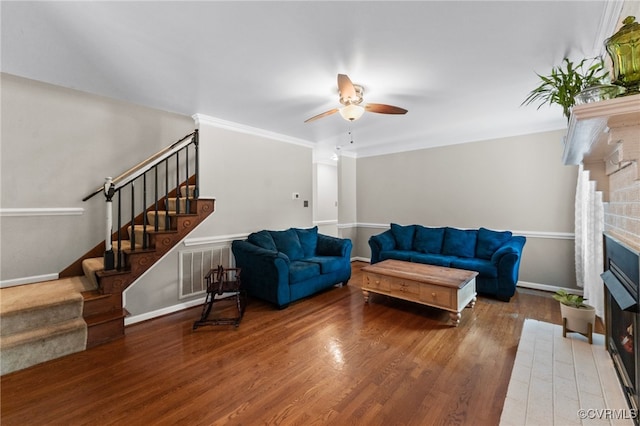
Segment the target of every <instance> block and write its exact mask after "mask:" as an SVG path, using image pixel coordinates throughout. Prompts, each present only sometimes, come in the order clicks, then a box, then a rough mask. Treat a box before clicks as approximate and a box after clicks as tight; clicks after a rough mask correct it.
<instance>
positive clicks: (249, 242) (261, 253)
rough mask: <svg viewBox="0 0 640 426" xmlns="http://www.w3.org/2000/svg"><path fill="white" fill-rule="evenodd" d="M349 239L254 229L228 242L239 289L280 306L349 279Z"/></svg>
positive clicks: (313, 232)
mask: <svg viewBox="0 0 640 426" xmlns="http://www.w3.org/2000/svg"><path fill="white" fill-rule="evenodd" d="M351 248H352V243H351V240H349V239H342V238H335V237H331V236H328V235H323V234H319V233H318V227H317V226H315V227H313V228H308V229H298V228H290V229H287V230H285V231H267V230H263V231H259V232H254V233H252V234H250V235H249V236H248V238H247V239H246V240H236V241H233V242H232V243H231V250H232V251H233V255H234V256H235V259H236V266H238V267H239V268H241V269H242V272H241V277H242V286H243V288H244V289H245V290H246V291H247V293H248V294H249V295H251V296H254V297H257V298H259V299H263V300H266V301H268V302H271V303H274V304H275V305H276V306H277V307H278V308H280V309H283V308H286V307H287V306H288V305H289V303H291V302H293V301H296V300H298V299H302V298H303V297H307V296H310V295H312V294H314V293H317V292H319V291H321V290H324V289H326V288H328V287H332V286H334V285H336V284H341V283H344V284H346V283H347V282H348V281H349V279H350V278H351Z"/></svg>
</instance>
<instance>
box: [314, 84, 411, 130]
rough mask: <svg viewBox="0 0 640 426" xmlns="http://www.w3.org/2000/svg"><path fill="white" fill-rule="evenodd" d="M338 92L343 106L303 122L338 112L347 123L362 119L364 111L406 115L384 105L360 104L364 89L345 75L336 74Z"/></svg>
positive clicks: (401, 110) (398, 108) (401, 111)
mask: <svg viewBox="0 0 640 426" xmlns="http://www.w3.org/2000/svg"><path fill="white" fill-rule="evenodd" d="M338 90H339V94H340V103H341V104H342V105H344V106H343V107H341V108H333V109H331V110H329V111H326V112H323V113H322V114H318V115H314V116H313V117H311V118H309V119H307V120H305V121H304V122H305V123H309V122H311V121H315V120H317V119H319V118H322V117H326V116H328V115H331V114H335V113H336V112H339V113H340V115H341V116H342V118H344V119H345V120H347V121H355V120H357V119H358V118H360V117H362V114H364V112H365V111H369V112H377V113H378V114H406V113H407V110H406V109H404V108H400V107H397V106H393V105H385V104H364V106H362V105H360V104H361V103H362V95H363V94H364V88H363V87H362V86H360V85H358V84H353V83H352V82H351V79H350V78H349V77H348V76H347V75H346V74H338Z"/></svg>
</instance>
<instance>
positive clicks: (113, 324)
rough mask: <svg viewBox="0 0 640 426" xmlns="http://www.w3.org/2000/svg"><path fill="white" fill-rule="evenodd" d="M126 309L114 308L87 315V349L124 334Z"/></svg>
mask: <svg viewBox="0 0 640 426" xmlns="http://www.w3.org/2000/svg"><path fill="white" fill-rule="evenodd" d="M127 315H129V313H128V312H127V310H126V309H114V310H111V311H109V312H103V313H100V314H96V315H90V316H88V317H85V319H84V320H85V321H86V323H87V349H88V348H92V347H94V346H98V345H102V344H104V343H107V342H110V341H113V340H116V339H119V338H121V337H123V336H124V319H125V317H126V316H127Z"/></svg>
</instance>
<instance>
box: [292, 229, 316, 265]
mask: <svg viewBox="0 0 640 426" xmlns="http://www.w3.org/2000/svg"><path fill="white" fill-rule="evenodd" d="M294 230H295V231H296V233H297V234H298V239H299V240H300V245H301V246H302V251H303V252H304V257H311V256H315V254H316V247H317V246H318V227H317V226H314V227H313V228H308V229H300V228H294Z"/></svg>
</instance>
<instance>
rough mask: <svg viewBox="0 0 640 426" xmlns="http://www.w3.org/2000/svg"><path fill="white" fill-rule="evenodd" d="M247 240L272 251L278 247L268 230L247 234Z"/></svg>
mask: <svg viewBox="0 0 640 426" xmlns="http://www.w3.org/2000/svg"><path fill="white" fill-rule="evenodd" d="M247 241H249V242H250V243H251V244H254V245H256V246H258V247H261V248H263V249H267V250H273V251H277V250H278V248H277V247H276V243H275V242H274V241H273V238H272V237H271V234H270V233H269V231H259V232H254V233H252V234H249V236H248V237H247Z"/></svg>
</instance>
